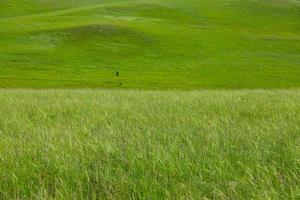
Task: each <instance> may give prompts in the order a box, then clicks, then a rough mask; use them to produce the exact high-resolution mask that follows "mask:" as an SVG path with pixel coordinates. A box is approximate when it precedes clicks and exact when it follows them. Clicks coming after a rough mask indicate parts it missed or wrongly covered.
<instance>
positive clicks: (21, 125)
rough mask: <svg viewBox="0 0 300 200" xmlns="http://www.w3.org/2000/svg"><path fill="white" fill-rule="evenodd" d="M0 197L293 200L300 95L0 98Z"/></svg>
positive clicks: (0, 94)
mask: <svg viewBox="0 0 300 200" xmlns="http://www.w3.org/2000/svg"><path fill="white" fill-rule="evenodd" d="M0 112H1V115H0V180H1V181H0V199H100V198H101V199H272V200H273V199H299V198H300V187H299V186H300V91H299V90H278V91H275V90H273V91H266V90H252V91H251V90H240V91H209V90H207V91H192V92H172V91H170V92H167V91H165V92H163V91H161V92H159V91H157V92H151V91H147V92H142V91H121V90H120V91H118V90H1V91H0Z"/></svg>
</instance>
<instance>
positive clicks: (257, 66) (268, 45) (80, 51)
mask: <svg viewBox="0 0 300 200" xmlns="http://www.w3.org/2000/svg"><path fill="white" fill-rule="evenodd" d="M0 38H1V39H0V87H21V88H22V87H30V88H44V87H106V88H119V87H123V88H180V89H191V88H291V87H299V86H300V78H299V77H300V3H299V1H298V0H293V1H292V0H261V1H255V0H235V1H233V0H114V1H111V0H110V1H109V0H87V1H80V0H60V1H59V0H50V1H48V0H26V1H25V0H0ZM115 71H120V76H119V77H116V76H115ZM120 82H121V83H122V85H120Z"/></svg>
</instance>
